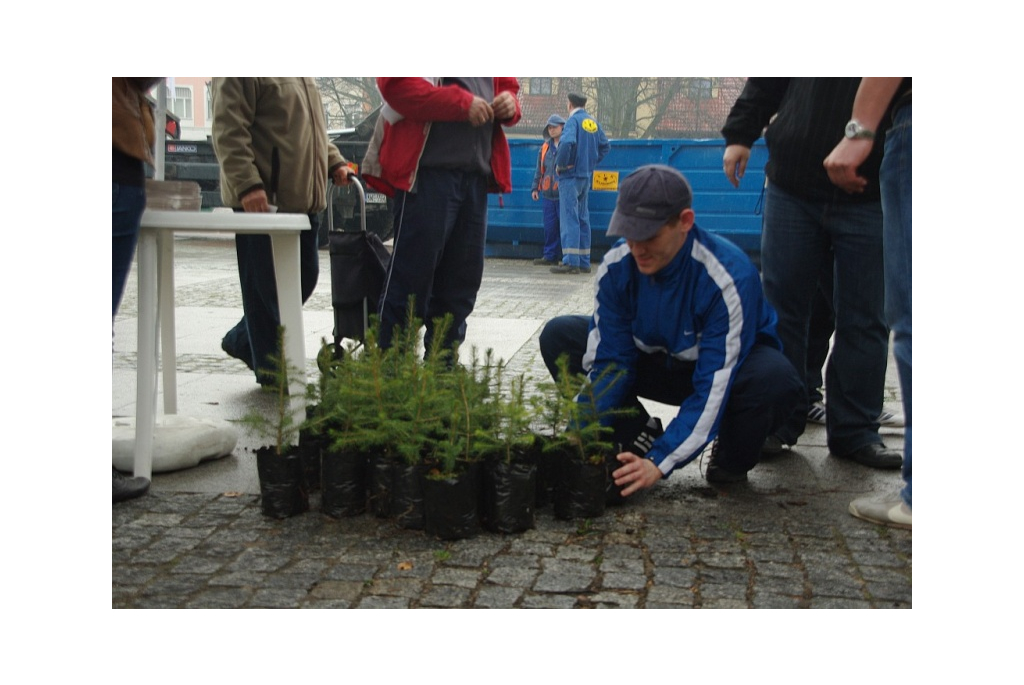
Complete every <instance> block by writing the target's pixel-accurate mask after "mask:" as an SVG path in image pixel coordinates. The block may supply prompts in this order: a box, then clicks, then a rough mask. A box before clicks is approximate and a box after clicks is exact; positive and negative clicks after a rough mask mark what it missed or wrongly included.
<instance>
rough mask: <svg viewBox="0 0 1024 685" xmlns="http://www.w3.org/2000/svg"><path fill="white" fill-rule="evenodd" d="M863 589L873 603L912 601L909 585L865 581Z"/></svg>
mask: <svg viewBox="0 0 1024 685" xmlns="http://www.w3.org/2000/svg"><path fill="white" fill-rule="evenodd" d="M865 589H866V590H867V593H868V595H869V596H870V597H871V598H872V599H873V600H875V601H878V602H881V601H893V602H905V603H908V604H909V603H910V602H911V601H912V600H913V593H912V592H911V588H910V586H909V585H907V584H906V583H903V582H876V581H871V580H869V581H867V583H865Z"/></svg>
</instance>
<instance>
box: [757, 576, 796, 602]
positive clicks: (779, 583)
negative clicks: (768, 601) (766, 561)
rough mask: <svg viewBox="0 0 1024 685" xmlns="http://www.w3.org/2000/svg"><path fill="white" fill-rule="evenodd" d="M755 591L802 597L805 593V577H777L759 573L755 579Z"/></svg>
mask: <svg viewBox="0 0 1024 685" xmlns="http://www.w3.org/2000/svg"><path fill="white" fill-rule="evenodd" d="M754 592H755V593H761V592H767V593H774V594H780V595H794V596H796V597H801V596H803V594H804V579H803V577H793V578H777V577H772V576H761V575H758V576H757V579H756V580H755V581H754Z"/></svg>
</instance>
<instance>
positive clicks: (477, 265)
mask: <svg viewBox="0 0 1024 685" xmlns="http://www.w3.org/2000/svg"><path fill="white" fill-rule="evenodd" d="M394 211H395V241H394V249H393V250H392V253H391V264H390V266H389V267H388V273H387V278H386V280H385V283H384V290H383V292H382V293H381V299H380V307H379V309H378V313H379V314H380V339H379V343H380V345H381V346H382V347H390V346H391V341H392V337H393V335H394V329H395V327H396V326H398V327H404V326H405V323H406V318H407V312H408V307H409V299H410V298H413V299H414V301H415V304H414V313H415V315H416V318H418V319H419V320H420V321H421V322H423V324H424V325H425V326H426V329H427V330H426V335H425V336H424V342H425V344H426V346H427V348H428V349H429V348H430V345H431V342H432V340H433V337H434V319H436V318H441V317H444V316H445V315H446V314H451V315H452V327H451V329H449V331H448V334H447V336H446V337H445V340H444V345H445V347H451V346H452V345H455V344H456V343H461V342H462V341H464V340H465V339H466V318H467V317H468V316H469V315H470V313H472V311H473V307H474V305H475V304H476V295H477V292H478V291H479V290H480V283H481V282H482V281H483V275H484V245H485V242H486V238H487V177H486V176H484V175H483V174H477V173H471V172H466V171H457V170H451V169H435V168H420V170H419V171H418V172H417V178H416V192H403V191H399V192H397V193H396V194H395V209H394Z"/></svg>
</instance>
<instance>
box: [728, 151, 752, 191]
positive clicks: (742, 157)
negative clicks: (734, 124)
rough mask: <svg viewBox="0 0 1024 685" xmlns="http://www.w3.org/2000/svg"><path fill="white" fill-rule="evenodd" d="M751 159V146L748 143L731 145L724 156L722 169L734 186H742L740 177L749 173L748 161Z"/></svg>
mask: <svg viewBox="0 0 1024 685" xmlns="http://www.w3.org/2000/svg"><path fill="white" fill-rule="evenodd" d="M748 161H750V148H749V147H747V146H746V145H729V146H727V147H726V148H725V155H723V157H722V170H723V171H725V175H726V178H728V179H729V183H731V184H732V185H733V187H734V188H739V187H740V179H742V178H743V174H745V173H747V162H748Z"/></svg>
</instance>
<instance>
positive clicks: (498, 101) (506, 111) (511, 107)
mask: <svg viewBox="0 0 1024 685" xmlns="http://www.w3.org/2000/svg"><path fill="white" fill-rule="evenodd" d="M491 109H492V110H494V119H495V120H496V121H507V120H509V119H511V118H512V117H514V116H515V115H516V98H515V96H513V95H512V93H509V92H508V91H505V92H503V93H498V97H496V98H494V102H492V103H491Z"/></svg>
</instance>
